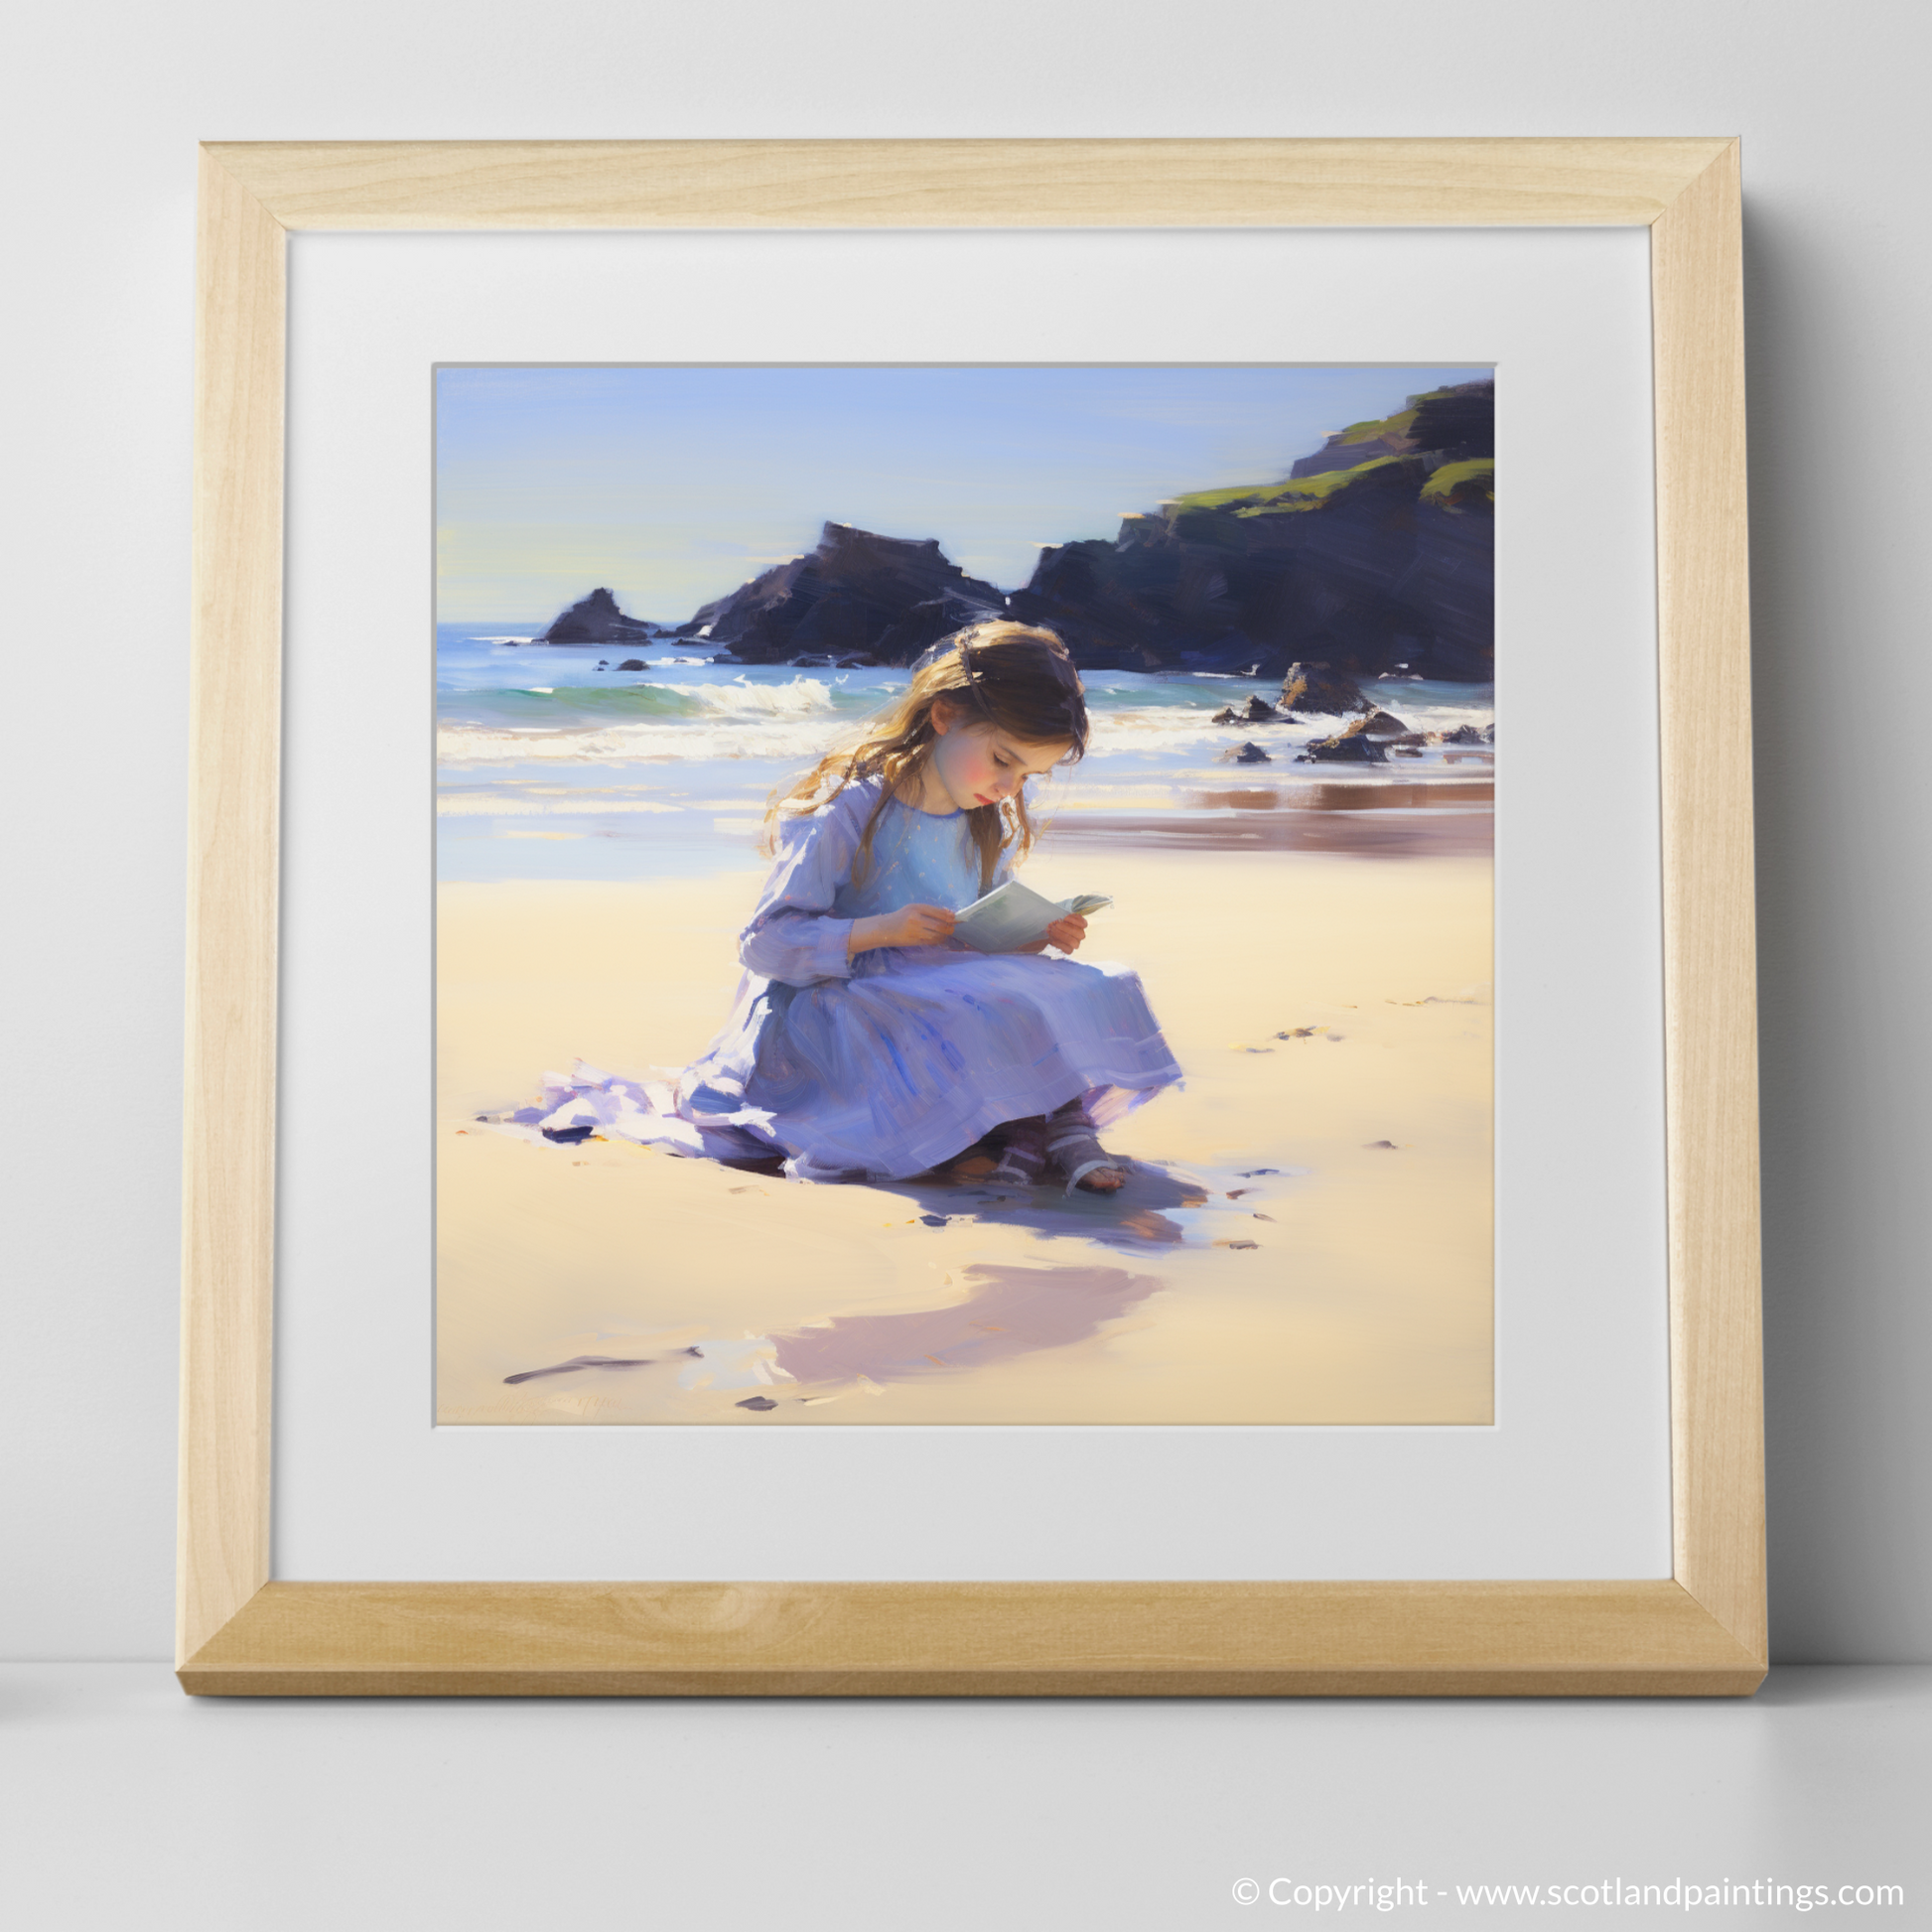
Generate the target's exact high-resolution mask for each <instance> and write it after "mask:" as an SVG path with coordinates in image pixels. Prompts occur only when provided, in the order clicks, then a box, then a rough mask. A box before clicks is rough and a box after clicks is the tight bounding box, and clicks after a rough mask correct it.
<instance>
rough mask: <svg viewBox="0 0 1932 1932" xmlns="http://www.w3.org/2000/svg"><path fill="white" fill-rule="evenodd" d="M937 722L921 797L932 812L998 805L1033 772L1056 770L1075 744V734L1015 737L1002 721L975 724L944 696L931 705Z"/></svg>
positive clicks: (966, 810)
mask: <svg viewBox="0 0 1932 1932" xmlns="http://www.w3.org/2000/svg"><path fill="white" fill-rule="evenodd" d="M932 728H933V730H934V731H936V732H937V733H938V734H939V739H938V743H937V744H935V745H934V746H933V748H932V758H931V759H930V761H929V762H928V764H927V765H926V772H925V777H926V785H925V797H924V799H923V800H922V803H923V804H924V807H925V809H926V810H927V811H929V812H941V813H944V812H950V811H964V812H969V811H971V810H972V809H973V808H974V807H975V806H976V805H997V804H998V803H999V802H1000V800H1001V799H1003V798H1011V797H1012V796H1013V794H1014V793H1015V792H1016V791H1018V790H1019V789H1020V787H1021V786H1022V785H1023V784H1025V783H1026V781H1027V780H1028V779H1029V778H1032V777H1037V776H1038V775H1039V773H1041V772H1042V771H1049V770H1051V769H1052V767H1053V766H1054V765H1055V764H1057V763H1058V762H1059V761H1060V759H1063V758H1065V756H1066V755H1067V753H1068V752H1070V751H1072V749H1073V741H1072V740H1071V739H1066V738H1061V739H1054V740H1050V741H1049V742H1047V743H1046V744H1043V745H1042V744H1039V743H1037V742H1036V741H1034V740H1031V739H1025V738H1015V737H1014V736H1013V734H1012V733H1011V732H1006V731H1002V730H1001V729H1000V728H999V727H998V726H997V725H986V724H970V723H968V722H967V720H966V718H965V716H964V715H963V714H962V713H960V712H957V711H955V710H953V708H952V707H951V706H950V705H948V704H947V703H946V701H945V700H944V699H943V698H941V699H940V700H938V701H937V702H936V703H935V704H934V705H933V707H932Z"/></svg>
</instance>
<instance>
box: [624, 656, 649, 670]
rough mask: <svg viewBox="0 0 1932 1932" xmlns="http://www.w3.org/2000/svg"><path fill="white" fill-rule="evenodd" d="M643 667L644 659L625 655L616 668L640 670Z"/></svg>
mask: <svg viewBox="0 0 1932 1932" xmlns="http://www.w3.org/2000/svg"><path fill="white" fill-rule="evenodd" d="M645 668H646V667H645V664H644V660H643V659H642V658H641V657H626V658H625V659H624V660H623V662H622V663H621V664H620V665H619V666H618V669H619V670H621V671H641V670H643V669H645Z"/></svg>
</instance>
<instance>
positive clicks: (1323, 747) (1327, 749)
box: [1297, 731, 1389, 764]
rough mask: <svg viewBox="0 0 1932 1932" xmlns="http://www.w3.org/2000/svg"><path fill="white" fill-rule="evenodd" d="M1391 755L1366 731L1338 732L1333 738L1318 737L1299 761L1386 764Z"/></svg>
mask: <svg viewBox="0 0 1932 1932" xmlns="http://www.w3.org/2000/svg"><path fill="white" fill-rule="evenodd" d="M1388 761H1389V755H1388V753H1387V751H1386V750H1384V748H1383V747H1382V745H1381V744H1380V743H1379V742H1378V741H1377V740H1375V739H1373V738H1371V737H1369V735H1368V733H1367V732H1365V731H1345V732H1337V733H1336V734H1335V736H1334V737H1333V738H1323V739H1317V740H1316V741H1315V742H1314V743H1313V744H1312V745H1311V746H1310V747H1309V748H1308V750H1307V751H1305V752H1304V753H1303V754H1302V755H1301V757H1300V759H1297V762H1298V763H1308V762H1312V763H1315V764H1386V763H1387V762H1388Z"/></svg>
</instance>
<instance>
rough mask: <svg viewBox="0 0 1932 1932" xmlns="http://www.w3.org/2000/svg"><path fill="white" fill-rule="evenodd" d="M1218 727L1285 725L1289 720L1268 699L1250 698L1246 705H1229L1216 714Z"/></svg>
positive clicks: (1214, 720) (1215, 719)
mask: <svg viewBox="0 0 1932 1932" xmlns="http://www.w3.org/2000/svg"><path fill="white" fill-rule="evenodd" d="M1213 722H1214V723H1215V724H1217V725H1284V724H1287V723H1288V720H1287V719H1286V718H1284V717H1283V716H1282V714H1281V713H1280V712H1279V711H1277V710H1276V709H1275V707H1274V706H1273V705H1271V704H1270V703H1269V702H1268V700H1267V699H1266V698H1250V699H1249V700H1248V702H1247V703H1246V704H1244V705H1240V706H1238V707H1237V706H1235V705H1228V706H1226V707H1224V708H1223V709H1222V710H1220V711H1217V712H1216V713H1215V714H1214V719H1213Z"/></svg>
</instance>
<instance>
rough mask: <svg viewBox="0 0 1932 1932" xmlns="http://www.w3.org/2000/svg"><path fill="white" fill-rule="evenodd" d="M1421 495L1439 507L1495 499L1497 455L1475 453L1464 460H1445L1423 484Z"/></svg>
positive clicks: (1447, 507)
mask: <svg viewBox="0 0 1932 1932" xmlns="http://www.w3.org/2000/svg"><path fill="white" fill-rule="evenodd" d="M1422 499H1423V501H1424V502H1425V503H1434V504H1435V505H1436V507H1437V508H1438V509H1445V510H1449V509H1453V508H1454V507H1455V506H1456V504H1458V503H1473V502H1477V501H1482V502H1489V503H1493V502H1494V501H1495V500H1496V459H1495V458H1494V457H1492V456H1472V457H1470V458H1469V459H1468V461H1467V462H1465V463H1446V464H1444V465H1443V467H1442V468H1441V469H1440V470H1438V471H1436V472H1435V473H1434V474H1433V475H1432V476H1431V477H1430V479H1429V481H1428V482H1427V483H1424V484H1423V486H1422Z"/></svg>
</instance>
